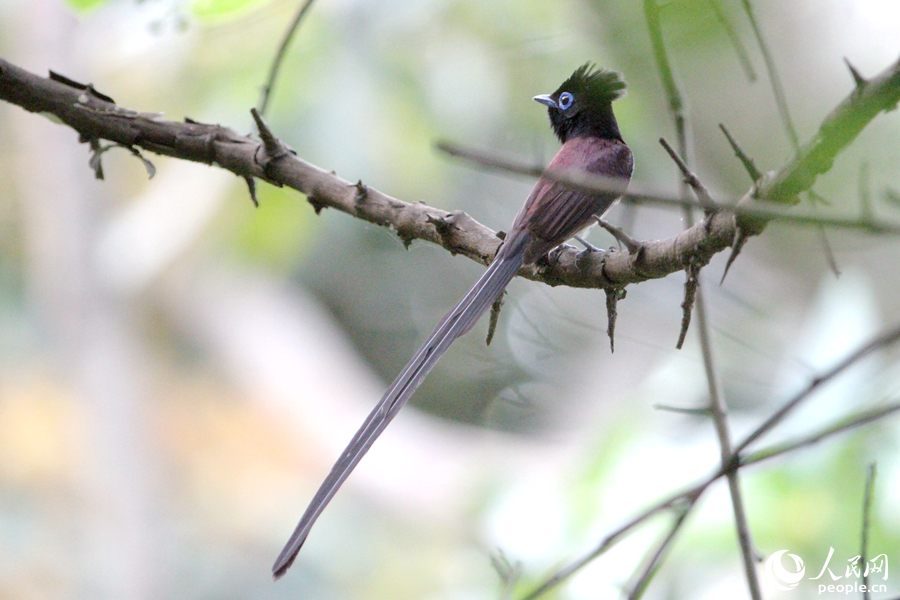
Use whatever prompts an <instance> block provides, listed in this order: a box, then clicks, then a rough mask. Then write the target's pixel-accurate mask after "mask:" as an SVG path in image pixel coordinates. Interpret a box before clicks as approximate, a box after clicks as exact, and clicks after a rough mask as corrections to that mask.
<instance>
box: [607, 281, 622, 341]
mask: <svg viewBox="0 0 900 600" xmlns="http://www.w3.org/2000/svg"><path fill="white" fill-rule="evenodd" d="M603 291H604V292H605V293H606V335H607V336H609V351H610V353H615V351H616V318H617V317H618V316H619V311H618V303H619V300H622V299H623V298H625V288H603Z"/></svg>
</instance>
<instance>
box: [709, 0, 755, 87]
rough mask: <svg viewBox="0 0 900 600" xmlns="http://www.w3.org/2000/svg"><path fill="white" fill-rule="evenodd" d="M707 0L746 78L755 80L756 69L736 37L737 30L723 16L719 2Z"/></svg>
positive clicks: (739, 39)
mask: <svg viewBox="0 0 900 600" xmlns="http://www.w3.org/2000/svg"><path fill="white" fill-rule="evenodd" d="M707 1H708V2H709V4H710V6H712V8H713V11H715V13H716V18H717V19H719V23H720V24H721V25H722V29H724V30H725V33H726V34H728V39H729V40H731V45H732V47H733V48H734V51H735V53H736V54H737V57H738V62H740V63H741V67H742V68H743V69H744V73H745V74H746V75H747V79H749V80H750V81H756V71H755V70H754V69H753V65H752V64H751V63H750V57H749V56H747V50H746V49H745V48H744V45H743V44H742V43H741V38H739V37H738V34H737V32H736V31H735V30H734V27H733V26H732V25H731V21H729V20H728V17H726V16H725V12H724V11H723V10H722V7H721V6H719V3H718V2H717V1H716V0H707Z"/></svg>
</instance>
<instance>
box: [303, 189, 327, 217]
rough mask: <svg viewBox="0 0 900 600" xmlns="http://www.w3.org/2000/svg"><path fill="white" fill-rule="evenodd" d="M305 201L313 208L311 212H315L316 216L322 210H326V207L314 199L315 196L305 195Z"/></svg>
mask: <svg viewBox="0 0 900 600" xmlns="http://www.w3.org/2000/svg"><path fill="white" fill-rule="evenodd" d="M306 201H307V202H309V204H310V206H312V207H313V210H314V211H316V214H317V215H318V214H319V213H321V212H322V209H323V208H328V205H327V204H325V203H324V202H322V201H321V200H319V199H318V198H316V195H315V194H307V195H306Z"/></svg>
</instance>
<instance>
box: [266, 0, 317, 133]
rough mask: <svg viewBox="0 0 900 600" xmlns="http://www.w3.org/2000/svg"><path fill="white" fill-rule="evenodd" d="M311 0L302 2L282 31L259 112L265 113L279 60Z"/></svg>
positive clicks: (307, 9) (279, 65)
mask: <svg viewBox="0 0 900 600" xmlns="http://www.w3.org/2000/svg"><path fill="white" fill-rule="evenodd" d="M313 1H314V0H306V1H305V2H304V3H303V6H301V7H300V10H298V11H297V14H296V16H294V20H293V21H291V24H290V25H289V26H288V28H287V31H285V32H284V37H282V38H281V44H280V45H279V46H278V51H277V52H276V53H275V59H274V60H273V61H272V67H271V68H270V69H269V77H268V79H266V85H264V86H263V89H262V97H261V98H260V100H259V112H260V114H263V115H264V114H266V108H268V106H269V98H270V97H271V94H272V89H273V88H274V87H275V80H276V79H277V78H278V71H279V69H280V68H281V62H282V60H284V56H285V54H287V47H288V45H289V44H290V43H291V39H292V38H293V37H294V33H296V31H297V30H298V29H299V28H300V23H302V22H303V17H305V16H306V13H307V11H309V9H310V7H311V6H312V3H313Z"/></svg>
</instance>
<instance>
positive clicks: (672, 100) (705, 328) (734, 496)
mask: <svg viewBox="0 0 900 600" xmlns="http://www.w3.org/2000/svg"><path fill="white" fill-rule="evenodd" d="M644 8H645V13H646V18H647V23H648V27H649V29H650V37H651V40H652V43H653V50H654V55H655V56H656V62H657V66H658V68H659V70H660V74H661V76H662V78H663V81H664V82H665V87H666V91H667V93H669V94H670V96H669V106H670V108H671V109H672V115H673V118H674V120H675V128H676V132H677V135H678V145H679V152H678V153H676V152H674V151H673V150H672V148H671V147H670V146H669V145H668V144H667V143H665V141H664V140H662V139H660V143H662V144H663V146H664V147H665V148H666V150H667V151H668V152H669V155H670V156H671V157H672V159H673V160H674V161H675V163H676V164H677V165H678V167H679V169H680V170H681V172H682V174H683V178H682V196H686V195H687V189H685V188H686V187H687V186H688V185H690V186H691V188H692V189H693V190H694V193H695V194H696V195H697V199H698V200H699V201H700V203H701V204H703V205H704V209H705V210H706V211H707V215H709V214H712V213H713V212H714V211H715V208H714V207H715V202H713V200H712V198H711V197H710V196H709V192H708V191H707V190H706V188H705V187H704V186H703V184H702V183H700V181H699V180H698V179H697V177H696V176H694V174H693V173H691V171H690V169H689V168H688V166H687V156H688V148H687V134H686V131H685V128H686V125H685V119H684V115H683V114H681V112H680V110H676V109H675V107H676V106H677V107H679V108H680V106H681V104H682V103H681V97H680V95H679V93H678V87H677V86H676V85H675V81H674V77H673V75H672V69H671V66H670V64H669V59H668V55H667V53H666V48H665V44H664V43H663V39H662V33H661V27H660V24H659V7H658V6H657V4H656V1H655V0H646V1H645V2H644ZM679 155H680V156H679ZM684 216H685V221H686V222H687V225H688V227H690V226H692V225H693V213H692V212H691V210H690V209H688V208H685V209H684ZM686 276H687V278H688V285H687V286H686V290H687V291H688V292H689V294H690V295H691V296H694V297H695V301H694V303H695V310H696V313H697V326H698V335H699V337H700V347H701V350H702V354H703V366H704V370H705V371H706V380H707V384H708V387H709V396H710V401H709V408H710V412H711V414H712V419H713V423H714V424H715V428H716V436H717V437H718V440H719V448H720V451H721V458H722V469H723V470H724V471H727V475H728V489H729V492H730V493H731V504H732V507H733V509H734V520H735V526H736V529H737V534H738V540H739V542H740V547H741V554H742V557H743V563H744V573H745V575H746V577H747V586H748V588H749V591H750V597H751V598H752V599H753V600H762V593H761V591H760V587H759V580H758V578H757V576H756V566H755V561H754V556H753V542H752V540H751V538H750V526H749V525H748V523H747V516H746V513H745V510H744V500H743V497H742V496H741V488H740V481H739V479H738V473H737V471H736V470H731V469H729V467H730V461H731V455H732V452H731V435H730V433H729V431H728V418H727V416H726V409H725V399H724V397H723V395H722V388H721V384H720V382H719V377H718V374H717V371H716V368H715V364H714V361H713V352H712V342H711V340H710V335H709V321H708V319H707V314H706V303H705V301H704V294H703V285H702V279H701V274H700V266H695V265H693V264H692V265H691V267H690V268H688V269H686ZM687 295H688V294H686V296H687ZM684 306H685V314H684V316H683V317H682V319H683V321H682V322H683V326H682V332H681V336H680V341H681V340H683V339H684V336H685V335H686V333H687V325H688V323H689V322H690V306H689V304H688V298H687V297H686V298H685V304H684ZM679 346H680V343H679Z"/></svg>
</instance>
